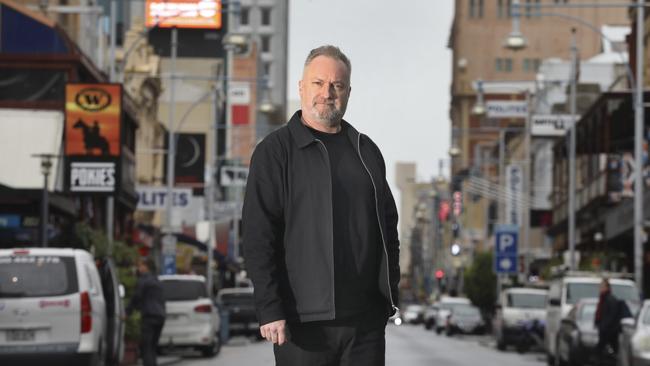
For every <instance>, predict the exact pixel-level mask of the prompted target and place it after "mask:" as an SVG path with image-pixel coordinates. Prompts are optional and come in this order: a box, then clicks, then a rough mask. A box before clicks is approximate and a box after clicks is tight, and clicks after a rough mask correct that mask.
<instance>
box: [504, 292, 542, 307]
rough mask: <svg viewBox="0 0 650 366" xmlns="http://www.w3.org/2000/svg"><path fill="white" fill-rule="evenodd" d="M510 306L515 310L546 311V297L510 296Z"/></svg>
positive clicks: (513, 294) (535, 295)
mask: <svg viewBox="0 0 650 366" xmlns="http://www.w3.org/2000/svg"><path fill="white" fill-rule="evenodd" d="M508 306H510V307H514V308H530V309H544V308H545V307H546V295H543V294H517V293H510V294H508Z"/></svg>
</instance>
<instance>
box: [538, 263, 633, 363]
mask: <svg viewBox="0 0 650 366" xmlns="http://www.w3.org/2000/svg"><path fill="white" fill-rule="evenodd" d="M603 277H605V278H608V279H609V284H610V286H611V288H612V294H613V295H614V296H615V297H616V298H617V299H619V300H625V301H626V302H627V303H628V306H629V307H630V310H631V311H632V313H633V314H635V313H636V311H637V310H638V308H639V303H640V299H639V292H638V290H637V288H636V286H635V284H634V281H632V280H629V279H625V278H620V277H621V274H616V273H603V274H599V273H594V272H568V273H567V274H565V275H564V277H560V278H557V279H555V280H553V281H552V282H551V286H550V288H549V291H548V303H547V306H546V330H545V334H544V343H545V348H546V356H547V362H548V364H549V365H553V364H554V362H555V356H556V349H557V343H558V339H557V337H558V331H559V329H560V324H561V322H562V319H564V318H565V317H566V316H567V314H568V313H569V311H571V308H572V307H573V306H574V305H575V304H576V303H577V302H578V301H579V300H582V299H586V298H598V297H599V294H600V283H601V282H602V279H603ZM616 277H619V278H616Z"/></svg>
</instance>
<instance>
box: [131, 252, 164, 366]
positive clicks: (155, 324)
mask: <svg viewBox="0 0 650 366" xmlns="http://www.w3.org/2000/svg"><path fill="white" fill-rule="evenodd" d="M137 270H138V281H137V283H136V286H135V291H134V293H133V297H132V298H131V302H130V303H129V306H128V307H127V309H126V313H127V314H128V315H130V314H131V313H132V312H133V311H134V310H138V311H140V316H141V318H140V355H141V357H142V364H143V365H144V366H156V365H157V361H156V348H157V347H158V340H159V339H160V332H161V331H162V328H163V325H164V324H165V298H164V297H163V289H162V286H161V285H160V282H159V281H158V277H156V275H155V273H156V266H155V263H154V262H153V260H152V259H150V258H149V259H143V258H141V259H139V260H138V264H137Z"/></svg>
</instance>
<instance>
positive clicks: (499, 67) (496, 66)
mask: <svg viewBox="0 0 650 366" xmlns="http://www.w3.org/2000/svg"><path fill="white" fill-rule="evenodd" d="M494 69H495V70H496V71H497V72H501V71H503V59H501V58H497V59H496V62H495V64H494Z"/></svg>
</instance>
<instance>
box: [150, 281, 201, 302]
mask: <svg viewBox="0 0 650 366" xmlns="http://www.w3.org/2000/svg"><path fill="white" fill-rule="evenodd" d="M161 283H162V288H163V294H164V295H165V300H166V301H190V300H197V299H200V298H206V297H208V295H207V293H206V289H205V284H204V283H203V282H201V281H187V280H163V281H161Z"/></svg>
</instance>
